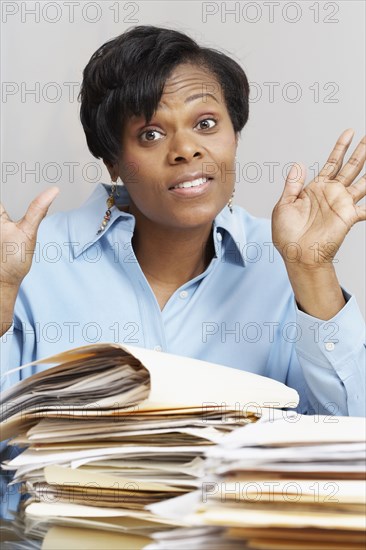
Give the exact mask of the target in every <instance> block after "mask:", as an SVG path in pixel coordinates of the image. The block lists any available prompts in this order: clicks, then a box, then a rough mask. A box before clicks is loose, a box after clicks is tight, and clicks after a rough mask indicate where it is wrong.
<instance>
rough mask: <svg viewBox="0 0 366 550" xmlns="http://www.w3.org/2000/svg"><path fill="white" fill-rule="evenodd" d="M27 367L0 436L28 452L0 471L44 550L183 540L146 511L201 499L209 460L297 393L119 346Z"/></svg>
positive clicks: (8, 401) (6, 407)
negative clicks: (20, 490) (163, 537)
mask: <svg viewBox="0 0 366 550" xmlns="http://www.w3.org/2000/svg"><path fill="white" fill-rule="evenodd" d="M36 366H37V370H39V372H38V373H37V374H34V375H33V376H30V377H28V378H26V379H24V380H22V381H21V382H19V383H18V384H16V385H14V386H13V387H11V388H10V389H9V390H7V391H6V392H4V393H3V395H2V417H1V426H0V427H1V432H2V439H7V438H10V441H9V444H10V445H16V446H17V447H26V450H24V451H23V452H22V453H21V454H19V455H18V456H16V457H15V458H14V459H12V460H10V461H8V462H7V463H5V464H4V465H3V467H4V469H6V470H11V471H13V472H14V482H13V483H21V484H22V486H23V487H24V488H25V492H26V493H28V494H29V495H30V497H29V499H28V500H27V501H26V507H25V518H26V522H28V523H27V524H28V528H30V529H31V530H32V531H33V533H38V534H40V535H43V534H44V532H45V529H44V525H45V522H46V523H47V525H48V526H49V525H53V528H52V529H51V530H50V533H48V534H47V536H46V539H45V542H44V548H57V547H59V548H67V547H68V548H78V549H79V550H81V548H84V547H85V548H88V549H91V548H113V547H114V546H113V544H115V545H116V546H115V547H116V548H117V547H118V548H144V547H145V546H146V545H147V544H150V543H151V541H152V538H151V535H152V533H159V532H166V531H167V530H172V532H173V531H174V532H176V529H177V528H178V531H179V533H181V529H182V528H187V529H188V531H189V533H192V531H191V530H190V529H189V528H190V523H189V522H186V521H185V520H184V519H182V518H174V519H171V518H170V517H164V515H163V516H162V515H161V514H159V516H157V515H155V513H154V512H152V511H151V510H149V508H148V507H149V506H150V505H152V504H154V503H161V502H163V501H166V502H169V501H171V500H172V499H173V498H174V497H179V496H182V495H186V494H187V493H191V492H193V491H196V490H197V489H198V488H200V487H201V483H202V478H203V476H204V475H205V467H204V466H205V460H206V458H205V457H206V452H207V449H208V448H209V447H213V446H214V445H216V444H218V443H220V441H221V440H222V439H223V438H225V437H226V436H227V435H228V434H230V433H232V432H233V430H234V429H235V428H238V427H244V426H245V427H249V426H250V425H252V424H254V423H256V422H257V421H258V419H259V418H260V417H261V415H262V413H263V411H264V410H265V411H270V410H273V409H272V408H271V407H272V403H274V402H275V403H276V407H281V408H284V407H285V408H289V407H295V406H296V405H297V403H298V395H297V393H296V391H295V390H293V389H291V388H288V387H286V386H284V385H283V384H281V383H279V382H276V381H274V380H271V379H268V378H265V377H262V376H258V375H254V374H251V373H248V372H244V371H240V370H237V369H232V368H229V367H223V366H220V365H215V364H211V363H206V362H203V361H198V360H195V359H190V358H186V357H179V356H174V355H170V354H165V353H161V352H156V351H151V350H146V349H142V348H136V347H127V346H120V345H117V344H95V345H91V346H85V347H82V348H76V349H73V350H70V351H67V352H64V353H61V354H58V355H55V356H52V357H49V358H47V359H44V360H41V361H37V362H34V363H31V364H28V365H24V366H23V367H20V368H19V370H21V369H23V368H27V369H29V367H36ZM16 370H17V369H16ZM12 372H13V371H11V372H10V373H9V375H11V374H12ZM27 372H28V370H27ZM65 526H67V528H65ZM60 529H61V530H63V531H62V532H63V538H62V537H61V535H60V532H59V531H58V530H60ZM65 529H66V530H65ZM90 529H92V531H90ZM46 530H47V529H46ZM221 531H222V529H220V532H221ZM193 532H194V533H196V532H197V531H196V530H195V529H194V531H193ZM199 532H200V533H201V530H200V529H199ZM204 532H205V536H206V534H207V528H205V529H204ZM210 532H215V533H216V532H217V529H213V531H212V530H210ZM90 533H91V534H90ZM179 536H180V535H179ZM60 537H61V538H60ZM65 537H66V538H65ZM67 537H70V540H69V539H68V538H67ZM98 537H100V538H98ZM106 537H108V544H107V542H106V541H107V539H106ZM68 540H69V542H67V541H68ZM98 541H99V542H98ZM113 541H115V542H113ZM99 543H100V546H98V544H99ZM57 544H59V546H57ZM83 545H84V546H83Z"/></svg>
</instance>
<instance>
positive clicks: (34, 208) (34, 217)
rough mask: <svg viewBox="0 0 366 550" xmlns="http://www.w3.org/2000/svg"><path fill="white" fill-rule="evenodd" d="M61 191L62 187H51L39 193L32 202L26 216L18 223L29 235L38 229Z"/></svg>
mask: <svg viewBox="0 0 366 550" xmlns="http://www.w3.org/2000/svg"><path fill="white" fill-rule="evenodd" d="M59 192H60V189H59V188H58V187H55V186H53V187H49V188H48V189H46V190H45V191H42V193H40V194H39V195H37V197H36V198H35V199H33V201H32V202H31V203H30V205H29V207H28V209H27V211H26V213H25V215H24V217H23V218H22V219H21V220H20V222H19V224H18V226H19V227H20V228H21V229H22V230H23V231H24V232H25V233H26V234H27V235H29V236H30V235H31V234H32V233H35V232H36V231H37V229H38V226H39V224H40V223H41V221H42V220H43V218H44V217H45V215H46V214H47V211H48V209H49V207H50V206H51V204H52V202H53V201H54V199H55V198H56V196H57V195H58V193H59Z"/></svg>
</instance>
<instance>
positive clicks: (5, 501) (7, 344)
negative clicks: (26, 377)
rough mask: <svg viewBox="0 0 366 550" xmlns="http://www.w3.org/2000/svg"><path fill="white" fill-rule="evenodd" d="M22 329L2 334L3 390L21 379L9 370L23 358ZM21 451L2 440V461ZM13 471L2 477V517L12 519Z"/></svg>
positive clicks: (14, 503) (15, 502)
mask: <svg viewBox="0 0 366 550" xmlns="http://www.w3.org/2000/svg"><path fill="white" fill-rule="evenodd" d="M22 339H23V338H22V331H21V330H18V329H17V328H15V324H14V323H13V324H12V325H11V327H10V328H9V329H8V330H7V331H6V332H5V333H4V334H3V335H2V337H1V339H0V340H1V343H0V354H1V392H3V391H5V390H6V389H8V388H10V387H11V386H13V385H14V384H16V382H18V381H19V373H16V374H12V375H8V371H9V370H11V369H12V368H15V367H18V366H20V364H21V358H22ZM18 453H19V449H18V448H17V447H10V446H9V447H8V446H7V440H5V441H1V442H0V461H1V463H2V462H4V461H5V460H10V459H12V458H14V457H15V456H16V455H17V454H18ZM12 477H13V472H10V471H7V470H2V472H1V477H0V499H1V504H0V517H1V518H3V519H12V513H14V512H16V510H17V507H18V505H19V500H20V486H19V484H14V485H10V484H9V483H10V481H11V480H12Z"/></svg>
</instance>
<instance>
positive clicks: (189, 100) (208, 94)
mask: <svg viewBox="0 0 366 550" xmlns="http://www.w3.org/2000/svg"><path fill="white" fill-rule="evenodd" d="M202 97H211V98H212V99H214V100H215V101H216V103H219V101H218V99H217V98H216V97H215V96H214V95H212V94H210V92H206V93H200V94H193V95H190V96H189V97H186V99H185V100H184V103H190V102H191V101H195V100H196V99H201V98H202ZM160 106H161V105H160V103H159V105H158V109H159V108H160ZM145 126H146V124H143V125H142V126H140V127H139V128H138V130H142V128H145Z"/></svg>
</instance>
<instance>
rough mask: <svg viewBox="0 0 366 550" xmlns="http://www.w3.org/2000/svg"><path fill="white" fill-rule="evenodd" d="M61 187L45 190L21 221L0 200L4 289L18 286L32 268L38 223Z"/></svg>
mask: <svg viewBox="0 0 366 550" xmlns="http://www.w3.org/2000/svg"><path fill="white" fill-rule="evenodd" d="M59 191H60V190H59V188H58V187H50V188H48V189H46V190H45V191H42V193H40V194H39V195H38V196H37V197H36V198H35V199H34V200H33V201H32V202H31V203H30V205H29V207H28V210H27V211H26V213H25V215H24V216H23V218H22V219H21V220H19V221H18V222H13V221H12V220H11V219H10V218H9V216H8V214H7V212H6V210H5V208H4V207H3V205H2V204H1V203H0V246H1V262H0V285H1V287H2V291H3V292H5V293H6V292H7V289H8V290H9V291H11V290H13V291H14V290H17V289H18V288H19V286H20V283H21V282H22V280H23V279H24V277H25V276H26V275H27V273H28V271H29V270H30V268H31V265H32V258H33V252H34V249H35V246H36V241H37V231H38V227H39V224H40V223H41V221H42V220H43V218H44V217H45V216H46V214H47V211H48V209H49V207H50V205H51V203H52V202H53V200H54V199H55V197H56V195H57V194H58V192H59Z"/></svg>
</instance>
